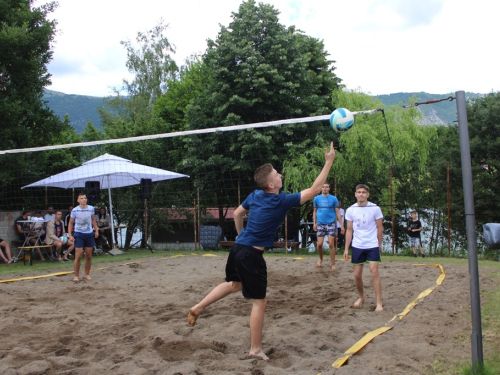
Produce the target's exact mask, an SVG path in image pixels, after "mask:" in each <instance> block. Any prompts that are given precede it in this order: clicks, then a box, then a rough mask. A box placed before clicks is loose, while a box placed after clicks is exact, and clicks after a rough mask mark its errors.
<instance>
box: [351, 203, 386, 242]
mask: <svg viewBox="0 0 500 375" xmlns="http://www.w3.org/2000/svg"><path fill="white" fill-rule="evenodd" d="M383 217H384V215H382V210H381V209H380V207H379V206H377V205H376V204H375V203H372V202H368V204H367V205H366V206H363V207H359V206H358V204H357V203H355V204H353V205H352V206H351V207H349V208H348V209H347V211H346V213H345V219H346V220H348V221H352V230H353V235H352V247H355V248H358V249H373V248H375V247H378V245H379V244H378V238H377V223H376V221H377V220H378V219H382V218H383Z"/></svg>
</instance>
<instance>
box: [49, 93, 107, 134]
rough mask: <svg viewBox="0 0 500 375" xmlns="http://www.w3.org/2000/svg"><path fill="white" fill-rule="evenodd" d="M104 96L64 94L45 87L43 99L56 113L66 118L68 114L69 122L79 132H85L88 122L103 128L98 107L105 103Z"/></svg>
mask: <svg viewBox="0 0 500 375" xmlns="http://www.w3.org/2000/svg"><path fill="white" fill-rule="evenodd" d="M103 99H104V98H101V97H97V96H85V95H73V94H64V93H62V92H59V91H52V90H47V89H45V91H44V95H43V100H45V101H46V102H47V107H49V108H50V109H51V110H52V111H54V113H55V114H56V115H57V116H59V117H60V118H61V120H63V119H64V116H65V115H66V114H68V117H69V122H70V124H71V126H73V128H75V130H76V131H77V133H81V132H83V130H84V129H85V126H86V125H87V122H89V121H90V122H91V123H92V124H93V125H94V126H95V127H97V128H99V129H100V128H101V118H100V117H99V113H98V108H99V107H101V106H102V105H103V101H102V100H103Z"/></svg>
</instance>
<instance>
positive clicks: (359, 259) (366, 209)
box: [344, 184, 384, 311]
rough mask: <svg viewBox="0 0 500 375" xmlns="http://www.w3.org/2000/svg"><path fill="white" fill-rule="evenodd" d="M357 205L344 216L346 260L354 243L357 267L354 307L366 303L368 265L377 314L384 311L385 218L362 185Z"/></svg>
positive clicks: (366, 188)
mask: <svg viewBox="0 0 500 375" xmlns="http://www.w3.org/2000/svg"><path fill="white" fill-rule="evenodd" d="M354 195H355V196H356V199H357V203H355V204H353V205H352V206H351V207H349V208H348V209H347V211H346V213H345V221H346V222H347V231H346V234H345V250H344V259H345V260H348V259H349V245H350V244H351V240H352V259H351V263H352V264H353V267H354V284H355V285H356V289H357V291H358V296H359V298H358V300H357V301H356V302H354V304H353V307H361V306H362V305H363V302H364V300H365V298H364V294H363V265H364V264H365V263H368V267H369V268H370V273H371V275H372V279H373V289H374V290H375V296H376V298H377V307H376V308H375V311H382V310H383V309H384V307H383V305H382V282H381V280H380V275H379V271H378V266H379V264H380V262H381V259H380V254H382V235H383V229H384V228H383V225H382V220H383V215H382V210H381V209H380V207H379V206H377V205H376V204H374V203H372V202H369V201H368V197H369V196H370V188H369V187H368V186H367V185H363V184H360V185H358V186H356V192H355V194H354Z"/></svg>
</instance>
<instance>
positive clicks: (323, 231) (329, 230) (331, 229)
mask: <svg viewBox="0 0 500 375" xmlns="http://www.w3.org/2000/svg"><path fill="white" fill-rule="evenodd" d="M316 228H318V232H317V233H316V235H317V236H318V237H325V236H331V237H337V223H336V222H333V223H330V224H320V223H316Z"/></svg>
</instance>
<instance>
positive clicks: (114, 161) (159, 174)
mask: <svg viewBox="0 0 500 375" xmlns="http://www.w3.org/2000/svg"><path fill="white" fill-rule="evenodd" d="M181 177H189V176H187V175H185V174H180V173H176V172H171V171H167V170H165V169H159V168H153V167H148V166H145V165H142V164H137V163H132V161H130V160H127V159H124V158H121V157H118V156H114V155H111V154H104V155H101V156H98V157H97V158H94V159H92V160H89V161H87V162H85V163H83V165H82V166H80V167H77V168H73V169H70V170H68V171H66V172H62V173H59V174H56V175H54V176H50V177H47V178H45V179H43V180H40V181H37V182H34V183H32V184H29V185H26V186H23V187H22V188H21V189H24V188H27V187H40V186H49V187H58V188H63V189H69V188H80V187H85V182H87V181H99V184H100V188H101V189H108V197H109V210H110V215H111V235H112V237H113V244H115V243H116V242H115V231H114V222H113V204H112V201H111V189H112V188H117V187H125V186H131V185H138V184H140V183H141V179H142V178H144V179H151V181H152V182H155V181H163V180H170V179H174V178H181Z"/></svg>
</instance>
